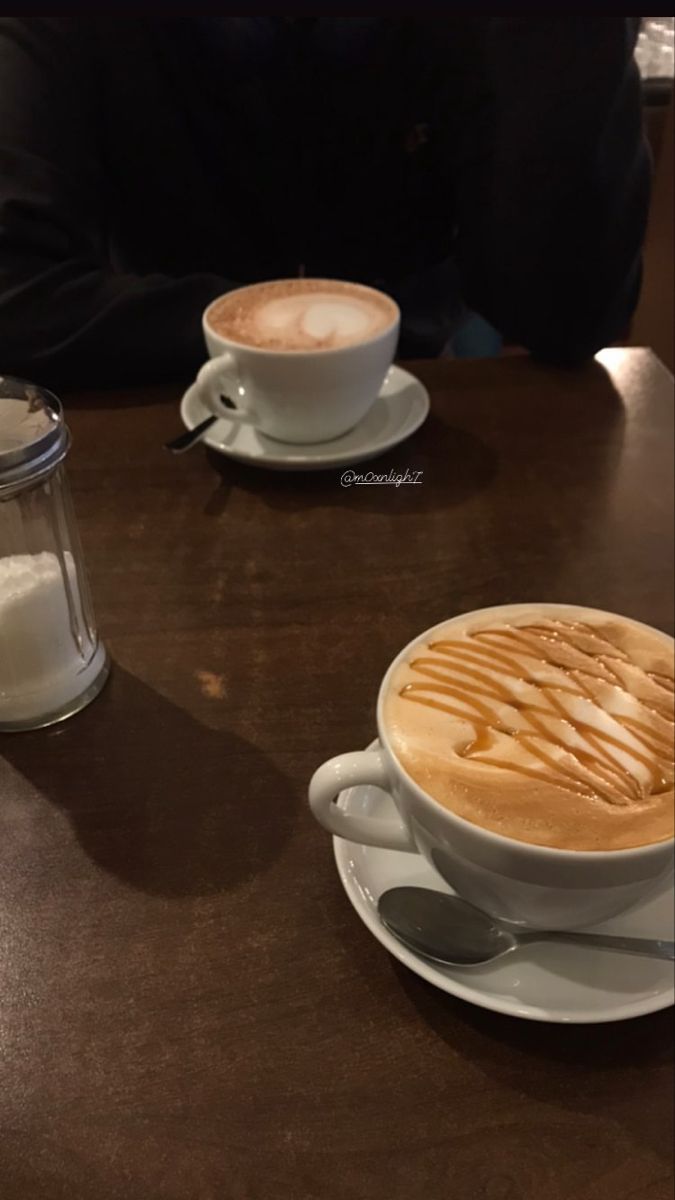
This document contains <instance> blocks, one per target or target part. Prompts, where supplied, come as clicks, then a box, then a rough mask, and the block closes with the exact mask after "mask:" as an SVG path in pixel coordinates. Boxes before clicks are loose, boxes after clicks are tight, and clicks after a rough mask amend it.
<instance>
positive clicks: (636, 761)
mask: <svg viewBox="0 0 675 1200" xmlns="http://www.w3.org/2000/svg"><path fill="white" fill-rule="evenodd" d="M425 649H426V650H428V653H425V654H422V655H421V656H420V657H418V658H415V659H413V660H412V661H411V662H410V664H409V665H410V668H411V669H412V671H413V672H415V674H417V675H422V676H425V680H424V681H423V682H419V683H418V682H414V683H408V684H406V685H405V686H404V687H403V688H402V689H401V692H400V695H401V697H402V698H403V699H405V700H410V701H413V702H414V703H417V704H426V705H429V706H430V707H431V708H435V709H438V710H440V711H442V712H447V713H448V714H449V715H450V716H452V717H455V718H458V719H460V720H462V721H464V722H467V721H468V722H469V723H470V724H471V725H472V726H473V731H474V736H473V737H472V739H471V740H470V741H469V742H468V744H467V745H465V746H464V747H462V748H460V749H458V750H457V753H458V754H459V755H460V757H462V758H472V759H475V760H477V761H478V762H484V763H486V764H489V765H492V766H495V767H501V768H502V769H505V770H508V771H513V772H517V773H519V774H522V775H527V776H529V777H530V778H535V779H538V780H540V781H541V780H543V781H544V782H548V783H550V784H553V785H556V786H558V787H563V788H567V789H572V790H574V791H575V792H577V793H580V794H583V795H587V796H594V797H597V798H598V799H600V800H602V801H604V802H605V803H606V804H610V805H617V804H619V805H626V804H629V805H630V804H635V803H636V802H638V803H639V802H640V801H641V800H644V799H646V797H647V796H649V795H657V794H659V793H662V792H664V791H667V790H669V788H670V787H672V778H673V775H672V757H673V755H672V744H673V692H674V685H673V679H672V678H671V677H670V676H667V675H661V674H656V673H654V672H647V671H644V670H643V669H642V668H641V667H638V666H637V665H636V664H635V663H634V661H633V660H632V659H631V658H630V656H629V655H628V654H626V653H625V652H624V651H623V650H621V649H620V648H619V647H618V646H616V645H614V644H613V643H612V642H610V641H608V640H607V638H605V637H604V636H600V635H599V634H598V633H597V632H596V631H594V630H593V629H592V628H591V627H590V626H588V625H585V624H583V623H581V622H576V621H573V622H566V621H551V622H550V623H546V624H545V625H524V626H519V627H509V628H505V627H502V628H494V629H483V630H477V631H475V632H474V633H470V634H468V635H465V636H464V637H462V638H456V639H453V638H444V639H443V640H441V641H437V642H431V643H429V645H428V646H427V647H425ZM561 658H562V659H563V660H565V659H567V660H569V659H570V658H571V659H572V661H573V662H575V663H578V666H574V667H570V666H566V665H562V664H561V662H560V659H561ZM541 664H543V665H544V668H545V669H544V671H542V669H541ZM622 668H623V669H622ZM627 672H628V673H629V674H630V677H631V686H630V687H627V685H626V674H627ZM537 675H539V676H542V675H545V676H546V678H545V680H543V679H542V678H538V677H537ZM427 680H429V681H430V682H427ZM603 684H604V685H605V686H607V685H609V686H610V687H611V688H613V689H617V691H618V689H621V691H622V692H623V693H624V697H625V698H626V703H624V704H622V703H616V704H612V709H613V710H619V711H612V712H611V713H608V712H607V710H606V709H604V708H603V706H602V704H601V703H600V702H599V700H598V695H597V693H598V688H599V685H603ZM636 691H637V692H638V693H639V696H636V694H635V693H636ZM589 705H590V706H592V707H589ZM505 706H508V708H507V707H505ZM626 709H628V710H629V712H628V713H626V712H625V711H624V710H626ZM593 717H595V718H596V719H595V720H594V719H593ZM552 726H553V728H552ZM497 734H505V735H507V736H508V737H510V738H513V739H515V740H516V741H517V742H519V743H520V744H521V745H522V747H523V748H524V749H525V750H527V751H528V752H529V755H530V756H532V758H534V759H535V760H538V762H535V763H532V765H530V766H528V765H527V764H526V763H522V764H521V763H519V762H514V761H511V760H508V761H507V760H505V759H500V758H499V757H497V756H495V755H494V754H493V753H490V754H489V757H486V752H487V751H490V750H491V749H492V748H493V747H494V746H495V745H496V744H497V742H498V739H497V737H496V735H497ZM561 747H562V749H563V750H564V751H565V753H564V755H563V757H562V759H561V757H560V749H561ZM524 757H527V756H524ZM530 761H531V759H530Z"/></svg>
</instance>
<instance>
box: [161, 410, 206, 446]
mask: <svg viewBox="0 0 675 1200" xmlns="http://www.w3.org/2000/svg"><path fill="white" fill-rule="evenodd" d="M217 420H218V418H217V417H214V416H210V417H206V418H205V420H203V421H200V422H199V424H198V425H195V427H194V429H186V431H185V433H179V435H178V437H175V438H173V439H172V441H170V442H165V443H164V449H165V450H170V451H171V453H172V454H184V453H185V451H186V450H191V449H192V447H193V446H195V445H196V444H197V442H200V441H201V439H202V438H203V436H204V434H205V433H206V432H207V430H208V429H210V428H211V426H212V425H214V424H215V422H216V421H217Z"/></svg>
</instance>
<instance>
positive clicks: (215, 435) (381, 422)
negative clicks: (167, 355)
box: [180, 367, 429, 471]
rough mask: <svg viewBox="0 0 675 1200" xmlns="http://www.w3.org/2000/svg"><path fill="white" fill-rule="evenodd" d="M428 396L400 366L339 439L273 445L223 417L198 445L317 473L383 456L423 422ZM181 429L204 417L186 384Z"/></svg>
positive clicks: (255, 462)
mask: <svg viewBox="0 0 675 1200" xmlns="http://www.w3.org/2000/svg"><path fill="white" fill-rule="evenodd" d="M428 412H429V394H428V392H427V390H426V388H425V387H423V386H422V384H421V383H420V381H419V379H415V376H414V375H411V374H410V373H409V372H408V371H404V370H402V368H401V367H391V368H390V369H389V372H388V374H387V377H386V379H385V381H384V383H383V385H382V390H381V392H380V394H379V396H378V398H377V400H376V401H375V403H374V404H373V407H372V408H371V409H370V412H368V413H366V415H365V417H364V418H363V420H362V421H359V423H358V425H355V426H354V428H353V429H350V430H349V432H348V433H345V434H343V435H342V437H339V438H334V439H333V441H330V442H314V443H313V444H312V445H309V446H302V445H296V444H294V443H291V442H277V441H274V440H273V439H272V438H268V437H265V435H264V434H263V433H259V432H258V431H257V430H256V429H255V428H254V427H253V426H252V425H241V424H239V423H238V422H236V421H227V420H225V419H224V418H223V419H222V420H219V421H216V423H215V425H212V426H211V428H210V429H209V431H208V433H207V434H206V435H205V437H204V438H203V439H202V440H203V442H204V445H206V446H210V447H211V449H212V450H218V451H219V453H220V454H225V455H227V457H228V458H236V459H238V460H239V461H240V462H247V463H252V464H253V465H255V466H258V467H271V468H272V469H273V470H277V471H318V470H324V469H326V468H329V467H347V466H351V464H352V463H357V462H363V461H364V460H365V459H367V458H374V457H375V456H376V455H377V454H383V453H384V451H385V450H390V449H391V448H392V446H397V445H398V444H399V442H402V441H404V440H405V439H406V438H408V437H410V435H411V434H412V433H414V432H415V430H416V429H419V427H420V425H421V424H422V423H423V422H424V421H425V420H426V417H427V414H428ZM180 415H181V417H182V418H183V424H184V425H186V426H187V428H188V429H194V427H195V425H198V424H199V422H200V421H203V420H204V419H205V417H208V415H209V409H208V408H207V407H206V405H205V404H204V402H203V401H202V399H201V397H200V395H199V392H198V390H197V387H196V385H195V384H192V386H191V387H189V388H188V390H187V392H186V393H185V395H184V396H183V399H182V400H181V405H180Z"/></svg>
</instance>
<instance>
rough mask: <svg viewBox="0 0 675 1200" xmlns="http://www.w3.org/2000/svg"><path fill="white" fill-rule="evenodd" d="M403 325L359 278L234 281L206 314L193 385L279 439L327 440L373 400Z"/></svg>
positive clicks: (232, 415) (218, 407) (236, 417)
mask: <svg viewBox="0 0 675 1200" xmlns="http://www.w3.org/2000/svg"><path fill="white" fill-rule="evenodd" d="M399 322H400V314H399V310H398V307H397V306H396V304H395V303H394V301H393V300H392V299H390V297H389V296H386V295H385V294H384V293H383V292H378V291H376V290H375V289H374V288H370V287H366V286H364V285H362V284H357V283H345V282H342V281H340V280H326V279H282V280H275V281H273V282H270V283H257V284H252V285H251V286H249V287H244V288H238V289H237V290H236V291H232V292H228V293H227V294H226V295H224V296H220V297H219V298H218V299H217V300H214V301H213V303H212V304H210V305H209V307H208V308H207V309H206V312H205V313H204V316H203V322H202V323H203V329H204V338H205V341H206V345H207V348H208V351H209V354H210V355H211V360H210V361H209V362H207V363H206V364H205V365H204V366H203V367H202V369H201V371H200V372H199V374H198V376H197V381H196V386H197V388H198V390H199V392H200V394H201V396H202V399H203V401H204V403H205V405H206V406H207V407H208V408H210V409H211V411H212V412H213V413H215V415H216V416H219V417H224V418H225V419H226V420H228V421H230V422H233V423H235V424H236V423H237V422H240V423H245V424H248V425H254V426H256V428H257V429H258V430H259V431H260V432H261V433H263V434H265V435H266V436H267V437H271V438H274V439H276V440H277V441H282V442H293V443H298V444H308V443H313V442H323V441H330V440H331V439H333V438H336V437H340V436H341V435H342V434H344V433H346V432H347V431H348V430H350V429H352V428H353V427H354V426H355V425H356V424H358V422H359V421H360V420H362V418H363V417H364V416H365V415H366V413H367V412H368V410H369V409H370V407H371V406H372V404H373V403H374V402H375V400H376V399H377V396H378V394H379V391H380V388H381V387H382V384H383V383H384V379H385V376H386V374H387V371H388V369H389V367H390V366H391V363H392V361H393V357H394V353H395V350H396V344H397V341H398V330H399ZM223 396H225V397H227V400H226V401H225V400H223Z"/></svg>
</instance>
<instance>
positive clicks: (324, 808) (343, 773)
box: [309, 750, 418, 854]
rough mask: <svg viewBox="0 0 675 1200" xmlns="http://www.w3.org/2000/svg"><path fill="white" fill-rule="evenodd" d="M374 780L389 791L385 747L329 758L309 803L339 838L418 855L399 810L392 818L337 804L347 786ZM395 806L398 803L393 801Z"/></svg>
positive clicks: (313, 784)
mask: <svg viewBox="0 0 675 1200" xmlns="http://www.w3.org/2000/svg"><path fill="white" fill-rule="evenodd" d="M365 783H370V784H374V786H375V787H379V788H382V789H383V791H385V792H389V776H388V774H387V768H386V764H385V761H384V756H383V754H382V752H381V750H359V751H356V752H355V753H353V754H339V755H338V756H337V757H336V758H329V759H328V762H325V763H323V765H322V766H320V767H319V769H318V771H315V772H314V775H313V776H312V779H311V781H310V785H309V806H310V808H311V810H312V812H313V814H314V816H315V817H316V819H317V821H318V822H319V824H320V825H323V827H324V829H327V830H328V832H329V833H332V834H335V835H336V836H337V837H341V838H347V839H348V841H350V842H361V843H362V845H364V846H380V847H381V848H382V849H383V850H407V851H410V852H411V853H413V854H417V852H418V851H417V847H416V845H415V843H414V841H413V839H412V835H411V833H410V832H409V830H408V829H407V828H406V826H405V825H404V824H403V821H402V820H401V818H400V817H399V815H398V813H396V815H392V816H391V817H359V816H357V815H356V814H355V813H348V812H345V811H344V809H342V808H338V806H337V804H335V803H334V801H335V800H336V798H337V796H338V793H339V792H341V791H343V789H344V788H350V787H358V786H359V784H365ZM391 803H392V808H393V807H394V802H393V800H392V802H391Z"/></svg>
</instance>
